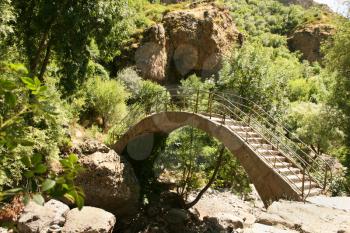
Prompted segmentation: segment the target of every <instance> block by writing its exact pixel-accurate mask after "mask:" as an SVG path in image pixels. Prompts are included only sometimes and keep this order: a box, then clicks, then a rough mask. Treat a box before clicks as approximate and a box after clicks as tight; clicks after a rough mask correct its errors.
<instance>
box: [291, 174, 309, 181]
mask: <svg viewBox="0 0 350 233" xmlns="http://www.w3.org/2000/svg"><path fill="white" fill-rule="evenodd" d="M287 179H288V180H289V181H291V182H299V181H302V179H303V175H302V174H301V173H300V174H298V175H295V174H293V175H288V176H287ZM305 180H309V178H308V177H306V176H305Z"/></svg>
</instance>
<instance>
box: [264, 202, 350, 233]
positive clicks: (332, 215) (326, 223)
mask: <svg viewBox="0 0 350 233" xmlns="http://www.w3.org/2000/svg"><path fill="white" fill-rule="evenodd" d="M349 219H350V213H349V212H347V211H345V210H339V209H334V208H329V207H325V206H320V205H315V204H310V203H302V202H291V201H279V202H274V203H273V204H272V205H271V206H269V208H268V209H267V214H263V215H261V216H260V217H259V219H258V222H260V223H264V224H268V225H273V226H276V225H283V226H286V227H289V228H294V229H296V228H297V229H298V230H299V231H300V232H312V233H323V232H325V229H327V230H326V231H327V233H339V232H350V221H349Z"/></svg>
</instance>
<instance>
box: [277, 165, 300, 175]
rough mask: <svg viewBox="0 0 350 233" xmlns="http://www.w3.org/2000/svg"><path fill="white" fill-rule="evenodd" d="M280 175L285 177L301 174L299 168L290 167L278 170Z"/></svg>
mask: <svg viewBox="0 0 350 233" xmlns="http://www.w3.org/2000/svg"><path fill="white" fill-rule="evenodd" d="M276 170H277V172H278V173H281V174H283V175H293V174H298V173H300V169H299V168H295V167H288V168H276Z"/></svg>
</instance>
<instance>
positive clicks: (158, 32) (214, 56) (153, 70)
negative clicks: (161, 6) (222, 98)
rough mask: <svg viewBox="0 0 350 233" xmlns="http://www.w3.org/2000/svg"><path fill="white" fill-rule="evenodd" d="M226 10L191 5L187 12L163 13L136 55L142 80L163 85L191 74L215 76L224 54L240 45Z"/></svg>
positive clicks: (209, 5)
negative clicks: (162, 83)
mask: <svg viewBox="0 0 350 233" xmlns="http://www.w3.org/2000/svg"><path fill="white" fill-rule="evenodd" d="M242 40H243V37H242V35H241V34H240V33H239V32H238V30H237V29H236V27H235V24H234V23H233V20H232V18H231V16H230V13H229V11H228V10H227V9H225V8H221V7H219V6H217V5H216V4H214V3H211V4H209V3H206V4H202V5H197V4H192V5H191V6H190V8H189V9H186V10H179V11H173V12H169V13H167V14H165V16H164V17H163V20H162V22H161V23H159V24H156V25H154V26H152V27H151V28H149V29H148V30H147V31H146V32H145V35H144V40H143V42H142V45H141V46H140V48H139V49H138V50H137V52H136V66H137V67H138V69H139V70H140V71H141V73H142V75H143V77H145V78H148V79H151V80H155V81H158V82H165V81H169V80H171V79H172V80H177V79H179V78H181V77H184V76H186V75H187V74H189V73H191V72H197V73H200V74H201V76H209V75H212V74H214V73H216V72H217V71H218V70H219V68H220V64H221V61H222V58H223V57H224V56H225V54H226V53H227V52H228V51H230V50H231V48H232V46H233V45H239V44H241V43H242Z"/></svg>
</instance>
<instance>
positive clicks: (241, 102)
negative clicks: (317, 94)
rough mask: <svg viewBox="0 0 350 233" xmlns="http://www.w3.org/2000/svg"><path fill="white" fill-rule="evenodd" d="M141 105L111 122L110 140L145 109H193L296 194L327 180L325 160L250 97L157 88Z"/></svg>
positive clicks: (320, 187) (312, 191)
mask: <svg viewBox="0 0 350 233" xmlns="http://www.w3.org/2000/svg"><path fill="white" fill-rule="evenodd" d="M170 93H171V94H170ZM146 106H147V109H141V110H140V108H141V106H140V105H136V106H135V107H134V108H132V109H131V110H130V111H129V115H128V116H127V117H126V118H125V119H123V120H122V121H121V122H120V124H119V125H118V126H117V127H116V128H115V132H116V134H115V135H114V138H113V139H112V141H113V142H112V143H115V142H116V141H117V140H118V138H120V136H122V135H123V132H125V131H127V129H125V127H126V126H130V125H133V124H135V123H137V121H138V120H141V119H142V118H143V117H145V116H147V115H151V114H154V113H160V112H170V111H171V112H193V113H195V114H200V115H203V116H204V117H206V118H208V119H209V120H211V121H214V122H216V123H218V124H221V125H223V126H226V127H228V128H229V129H230V130H231V131H232V132H233V133H234V134H235V135H236V136H238V137H239V138H241V140H242V141H244V143H245V145H246V146H248V147H249V148H250V149H251V150H252V151H254V153H255V154H256V156H259V157H260V158H261V159H263V160H264V161H265V162H266V163H267V164H268V165H269V166H270V168H271V169H273V170H274V171H275V172H276V173H278V174H279V175H280V176H281V177H282V178H283V179H284V180H285V181H286V182H287V183H288V184H289V185H290V186H291V187H292V188H293V189H294V190H295V192H296V193H298V195H299V196H300V199H301V200H305V199H306V198H307V197H310V196H314V195H319V194H321V193H325V192H326V190H327V187H328V185H329V184H330V182H331V179H332V175H331V167H330V165H329V164H328V162H327V161H326V160H324V159H323V158H322V156H320V155H318V154H316V153H315V152H313V151H312V150H311V149H310V148H309V147H308V146H307V145H306V144H305V143H304V142H302V141H301V140H300V139H299V138H298V137H297V136H296V135H294V134H293V133H292V132H290V131H289V130H288V129H287V127H285V125H284V124H283V123H281V121H280V120H279V119H276V117H273V116H271V115H270V114H269V113H268V112H267V111H265V110H264V109H263V108H262V107H260V106H258V105H257V104H255V103H254V102H252V101H250V100H247V99H244V98H241V97H239V96H237V95H233V94H227V93H217V92H209V91H204V90H181V89H170V90H169V89H168V90H167V91H165V92H160V93H157V95H156V96H154V97H153V98H151V99H150V100H149V102H148V103H147V104H146ZM121 128H123V129H124V131H123V130H121Z"/></svg>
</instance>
